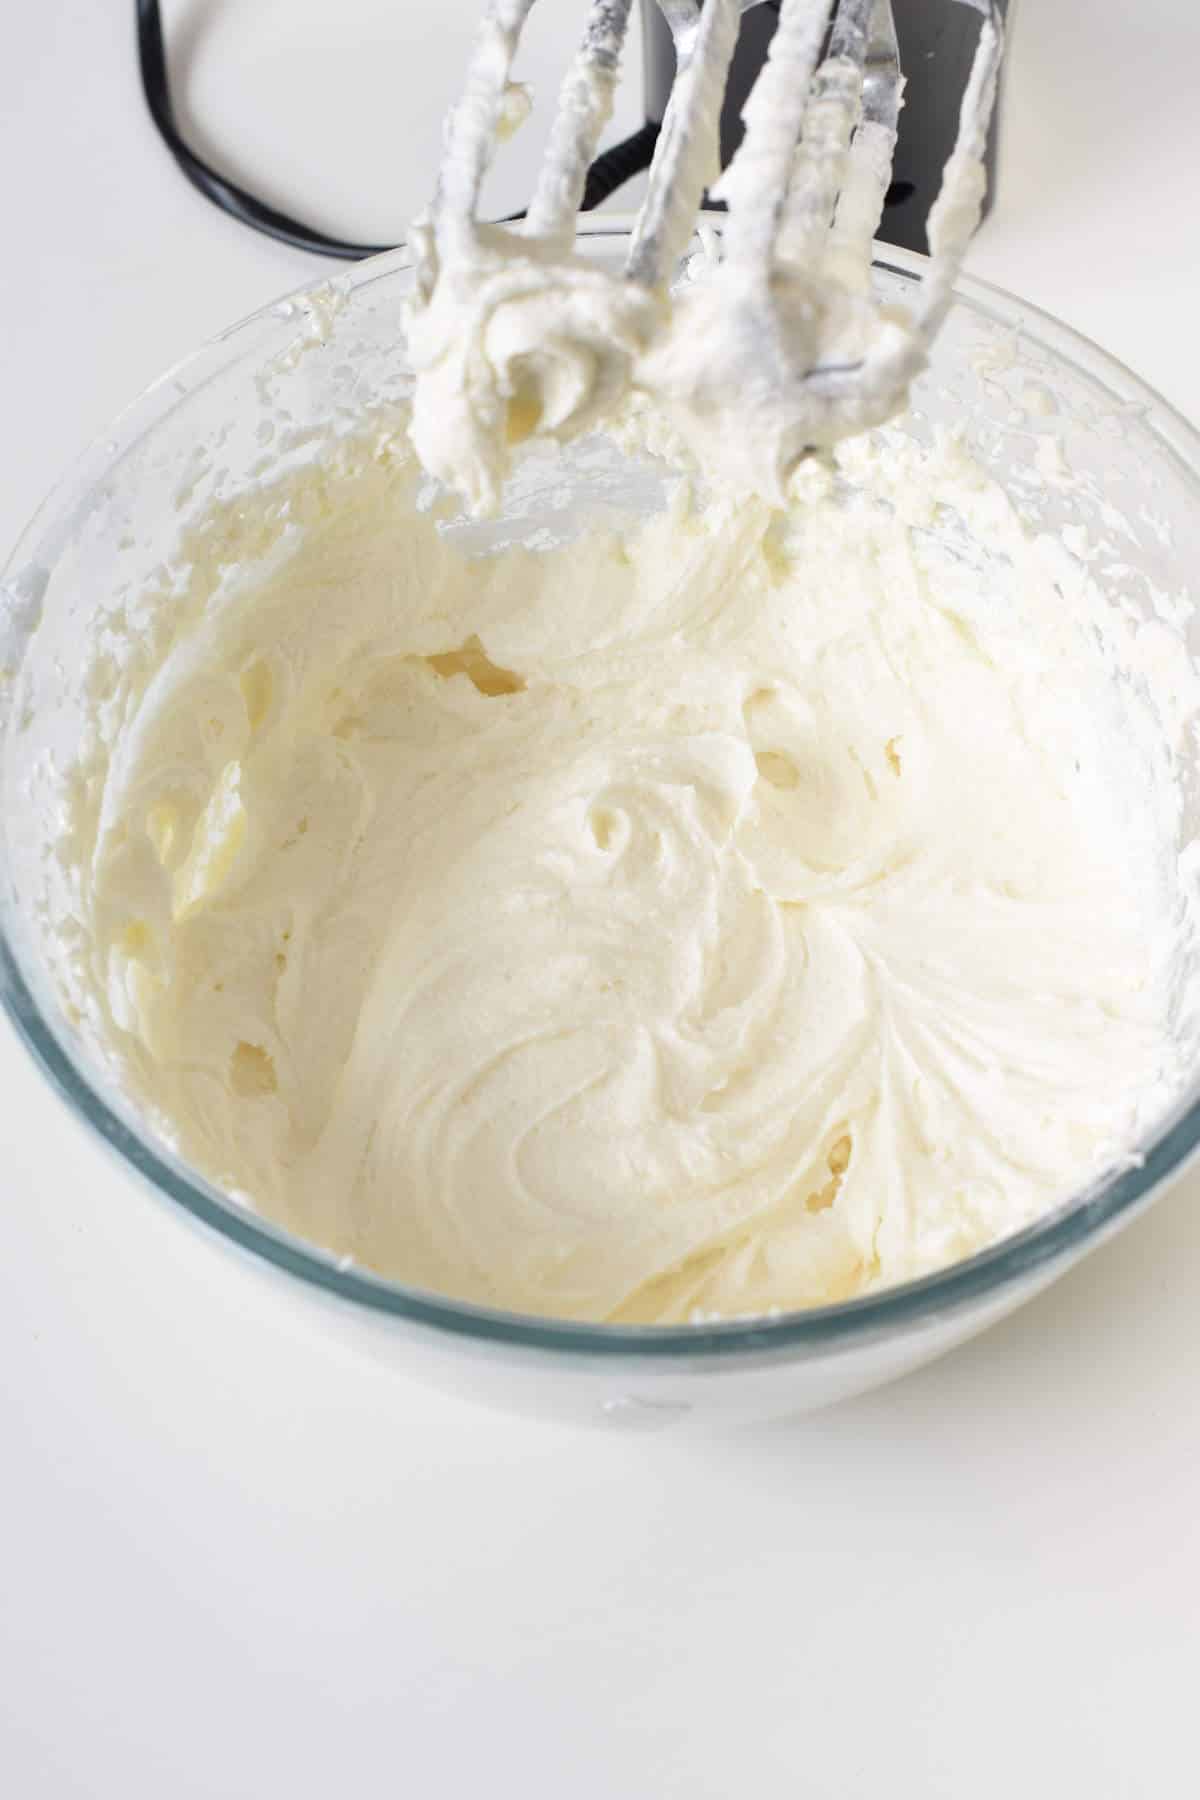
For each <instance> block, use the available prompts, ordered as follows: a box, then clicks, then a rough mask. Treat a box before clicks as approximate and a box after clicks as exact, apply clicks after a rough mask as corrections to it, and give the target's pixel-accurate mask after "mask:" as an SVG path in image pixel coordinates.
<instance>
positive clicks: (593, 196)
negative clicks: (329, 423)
mask: <svg viewBox="0 0 1200 1800" xmlns="http://www.w3.org/2000/svg"><path fill="white" fill-rule="evenodd" d="M136 8H137V43H138V64H139V67H140V69H141V76H142V92H143V93H144V94H145V96H146V105H147V107H148V108H149V112H150V117H151V119H153V121H154V124H155V127H156V128H157V130H158V133H159V136H160V137H161V138H162V140H163V142H164V143H165V144H166V146H167V149H168V150H169V151H170V152H171V155H172V156H173V157H174V159H175V161H176V162H177V163H178V165H179V167H180V169H182V171H183V173H184V174H185V175H186V176H187V179H188V180H189V181H190V182H191V184H192V186H193V187H194V188H196V189H197V190H198V191H199V192H200V193H201V194H203V195H204V198H205V199H206V200H210V201H211V202H212V204H213V205H214V206H216V207H219V208H220V210H221V211H222V212H223V213H228V214H229V216H230V218H233V219H237V220H238V221H239V222H240V223H241V224H242V225H249V226H250V227H251V229H252V230H254V231H261V232H263V233H264V234H265V235H266V236H267V237H272V238H275V239H277V240H278V242H279V243H281V244H290V245H291V246H292V248H293V249H295V250H311V251H313V252H314V253H315V254H316V255H317V256H337V257H341V258H342V259H343V260H344V261H346V262H358V261H360V260H361V259H362V258H363V257H365V256H380V255H382V254H383V252H384V251H385V250H394V249H396V248H397V246H396V245H395V244H354V243H350V242H349V241H348V240H346V239H344V238H337V237H329V236H328V235H327V234H326V233H325V232H323V231H318V230H317V229H316V227H315V226H312V225H305V224H304V223H303V222H302V221H301V220H299V219H293V218H291V217H290V216H289V215H288V214H287V213H285V212H280V210H279V208H278V207H275V206H270V205H268V203H267V202H266V201H265V200H259V199H258V198H257V197H256V196H255V195H254V194H251V193H250V192H248V190H247V189H246V188H244V187H239V185H238V183H237V182H236V181H231V180H230V179H229V177H228V176H227V175H222V174H220V173H219V171H218V170H216V169H214V168H213V167H212V165H211V164H210V163H206V162H205V161H204V159H203V157H201V156H197V154H196V152H195V151H194V150H193V149H192V148H191V146H190V144H188V143H187V142H186V141H185V140H184V138H183V135H182V133H181V132H180V130H179V123H178V120H177V119H176V117H175V107H174V104H173V103H172V100H171V84H170V80H169V78H168V74H167V51H166V44H165V42H164V40H163V28H162V14H161V13H160V11H159V5H158V0H136ZM659 129H660V127H659V126H658V124H656V123H655V122H654V121H653V120H647V122H646V123H645V124H644V125H642V126H640V127H639V129H638V130H637V131H635V132H633V133H632V135H631V136H629V137H627V138H624V139H623V140H622V141H621V142H620V143H619V144H614V145H613V146H612V148H611V149H610V150H605V151H603V152H602V154H601V155H599V156H598V157H597V158H596V160H595V162H594V163H593V164H592V166H591V168H590V169H589V170H588V173H587V181H586V183H585V185H584V190H583V200H582V202H581V203H580V211H581V212H590V211H591V210H592V208H593V207H596V206H599V205H600V203H601V201H602V200H607V199H608V197H609V195H610V194H614V193H615V192H616V190H617V189H618V188H619V187H622V186H623V185H624V183H625V182H627V181H629V180H630V179H631V178H632V177H633V176H634V175H638V174H640V173H641V171H642V170H643V169H647V168H649V166H650V159H651V157H652V156H653V154H654V146H655V144H656V143H657V141H658V133H659ZM524 217H525V214H524V212H519V213H510V214H509V215H508V218H507V219H506V220H505V221H504V222H505V223H510V222H511V221H513V220H515V219H523V218H524Z"/></svg>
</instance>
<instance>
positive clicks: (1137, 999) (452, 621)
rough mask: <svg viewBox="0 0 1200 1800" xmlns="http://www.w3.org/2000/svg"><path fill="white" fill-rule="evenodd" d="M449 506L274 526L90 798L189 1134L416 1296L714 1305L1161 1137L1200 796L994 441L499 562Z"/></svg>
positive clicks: (111, 1024) (350, 506) (1012, 1197)
mask: <svg viewBox="0 0 1200 1800" xmlns="http://www.w3.org/2000/svg"><path fill="white" fill-rule="evenodd" d="M417 480H418V476H417V471H416V469H415V465H414V464H413V462H412V460H411V459H410V458H409V457H408V456H407V455H406V454H405V453H404V452H402V451H400V450H399V449H397V447H396V444H395V443H394V442H393V443H388V442H386V441H385V442H383V443H382V444H381V445H378V444H377V445H375V446H374V447H372V446H369V445H360V446H358V447H357V448H355V447H353V446H352V447H350V448H348V449H345V450H343V451H342V452H341V453H340V455H339V456H338V457H336V458H335V459H333V460H332V461H331V462H330V464H329V465H328V466H327V467H326V468H325V469H324V471H323V472H320V473H318V474H309V475H306V476H304V477H296V478H292V479H291V480H290V481H289V482H287V483H280V484H279V485H278V486H277V487H276V488H274V489H269V490H266V491H265V492H264V493H263V494H262V495H261V496H260V497H259V499H258V500H257V501H245V500H244V501H242V502H240V503H239V507H238V511H237V521H238V522H237V532H238V538H237V559H238V563H239V565H240V566H239V567H238V568H237V569H236V570H234V571H233V572H231V573H229V574H228V575H227V577H226V578H225V580H224V582H223V583H222V585H221V586H220V588H219V589H218V591H217V593H216V595H215V597H214V598H212V599H211V600H209V601H208V603H207V604H206V605H205V606H204V608H203V610H202V611H200V612H199V613H198V614H196V613H193V614H192V615H188V614H186V613H185V614H183V615H182V623H181V624H180V626H179V629H178V631H177V633H176V635H175V637H174V640H173V641H172V642H170V643H169V644H168V645H167V646H166V647H165V649H164V651H163V654H162V655H161V657H159V658H158V659H157V662H156V666H154V667H153V668H152V669H151V670H149V671H146V672H144V673H142V674H137V673H134V674H130V675H129V676H128V677H126V678H125V685H124V687H123V688H122V689H121V690H120V691H119V692H118V693H117V694H116V695H115V697H114V698H113V700H112V712H111V717H112V718H113V719H114V721H119V729H118V730H117V732H116V737H115V742H114V743H113V744H112V748H111V752H110V753H109V754H107V755H106V756H102V757H101V759H100V761H99V763H98V765H97V766H96V767H95V768H93V769H92V770H90V771H89V775H88V779H87V780H86V781H81V782H80V783H79V785H78V792H77V795H76V803H75V814H74V817H73V820H72V836H71V838H70V844H71V847H72V853H73V854H74V855H75V856H76V857H77V859H78V865H79V869H80V874H81V896H80V906H79V919H78V921H77V924H76V926H75V927H74V929H75V932H76V936H75V939H74V940H73V941H74V948H73V949H72V951H71V956H72V959H73V967H74V969H75V971H76V975H75V979H76V984H77V989H78V998H79V1003H80V1005H81V1008H82V1009H83V1010H84V1011H85V1012H89V1011H90V1013H91V1015H92V1017H93V1020H94V1022H95V1025H96V1028H97V1029H98V1030H99V1031H100V1033H101V1034H102V1036H103V1037H104V1039H105V1040H106V1042H107V1043H108V1044H109V1046H110V1048H111V1049H112V1050H113V1052H114V1053H115V1054H117V1055H118V1056H119V1058H120V1059H121V1061H122V1063H123V1066H124V1070H125V1077H126V1080H127V1081H128V1083H129V1084H130V1086H131V1087H132V1089H133V1091H134V1092H135V1094H136V1095H137V1097H138V1098H139V1100H140V1101H141V1103H142V1104H144V1105H146V1106H147V1107H149V1108H150V1109H151V1110H152V1111H153V1112H154V1113H155V1114H156V1116H158V1117H159V1118H160V1119H161V1120H162V1121H164V1124H165V1126H166V1128H167V1129H168V1130H169V1131H170V1132H171V1134H172V1135H173V1136H174V1138H175V1139H176V1141H177V1142H178V1144H179V1146H180V1148H181V1149H182V1151H183V1152H184V1154H185V1155H187V1156H188V1157H190V1158H192V1159H194V1160H195V1162H196V1163H198V1164H199V1165H200V1166H201V1167H202V1168H204V1169H205V1170H207V1171H209V1172H210V1173H211V1174H212V1175H213V1176H214V1177H215V1178H216V1179H217V1180H219V1181H221V1182H223V1183H225V1184H227V1185H228V1186H229V1187H230V1188H232V1189H234V1190H235V1191H238V1192H240V1193H243V1194H245V1195H247V1196H249V1197H250V1198H251V1199H252V1200H253V1202H254V1203H255V1204H256V1205H257V1206H259V1207H260V1208H261V1209H262V1210H263V1211H264V1212H265V1213H266V1214H268V1215H269V1216H271V1217H272V1218H275V1219H278V1220H280V1221H281V1222H283V1223H284V1224H287V1225H289V1226H291V1227H293V1228H295V1229H296V1230H297V1231H299V1232H301V1233H303V1234H304V1235H306V1236H308V1237H310V1238H312V1239H314V1240H316V1241H317V1242H318V1243H320V1244H323V1245H326V1246H328V1247H329V1248H330V1249H331V1250H333V1251H334V1252H336V1253H338V1254H341V1255H345V1256H350V1257H353V1258H355V1259H356V1260H357V1261H359V1262H361V1263H363V1264H366V1265H369V1266H370V1267H372V1268H374V1269H377V1270H379V1271H381V1272H383V1273H385V1274H387V1275H390V1276H393V1277H397V1278H400V1279H402V1280H406V1281H409V1282H414V1283H417V1284H421V1285H425V1286H428V1287H430V1288H434V1289H438V1290H442V1291H445V1292H448V1293H450V1294H454V1295H458V1296H462V1297H466V1298H469V1299H473V1300H478V1301H485V1302H492V1303H497V1304H500V1305H504V1306H508V1307H512V1308H515V1309H519V1310H522V1311H527V1312H533V1313H543V1314H552V1315H563V1316H569V1317H575V1318H584V1319H620V1320H634V1319H637V1320H663V1321H666V1320H677V1319H687V1318H692V1317H697V1316H709V1315H712V1314H720V1315H731V1314H741V1313H746V1312H760V1311H765V1310H767V1309H770V1308H772V1307H782V1308H787V1307H793V1306H801V1305H807V1304H811V1303H815V1302H821V1301H829V1300H838V1299H842V1298H844V1297H846V1296H848V1295H852V1294H856V1293H858V1292H861V1291H863V1290H864V1289H869V1288H871V1287H874V1286H877V1285H879V1284H881V1283H887V1282H894V1281H897V1280H900V1279H903V1278H905V1277H908V1276H912V1275H915V1274H918V1273H920V1272H922V1271H924V1270H928V1269H931V1268H934V1267H936V1266H938V1265H940V1264H943V1263H945V1262H947V1261H949V1260H951V1259H953V1258H956V1257H960V1256H963V1255H965V1254H967V1253H969V1252H970V1251H972V1250H974V1249H976V1248H977V1247H979V1246H980V1245H983V1244H986V1243H988V1242H989V1241H991V1240H992V1239H994V1238H996V1237H998V1236H1000V1235H1001V1234H1003V1233H1006V1232H1009V1231H1011V1230H1013V1229H1014V1228H1016V1227H1019V1226H1020V1225H1022V1224H1024V1223H1026V1222H1027V1221H1029V1220H1031V1219H1033V1218H1035V1217H1036V1216H1038V1215H1039V1214H1040V1213H1042V1212H1043V1211H1044V1210H1045V1209H1046V1208H1047V1207H1050V1206H1052V1205H1053V1204H1054V1203H1055V1202H1056V1201H1058V1200H1059V1199H1061V1198H1063V1197H1065V1196H1066V1195H1067V1194H1068V1193H1069V1192H1071V1191H1074V1190H1077V1189H1078V1188H1079V1187H1080V1185H1081V1184H1083V1183H1085V1182H1086V1181H1087V1180H1088V1179H1089V1178H1090V1177H1091V1176H1092V1175H1093V1174H1094V1173H1096V1172H1097V1171H1098V1170H1099V1169H1100V1168H1102V1167H1103V1166H1105V1165H1106V1164H1107V1163H1109V1162H1110V1161H1111V1160H1112V1159H1113V1158H1115V1157H1118V1156H1120V1155H1122V1154H1124V1153H1125V1151H1126V1150H1127V1148H1128V1146H1129V1144H1130V1142H1131V1141H1132V1140H1133V1139H1134V1137H1135V1136H1136V1134H1137V1133H1138V1131H1139V1130H1140V1129H1141V1128H1142V1126H1143V1125H1144V1124H1145V1123H1146V1122H1147V1120H1148V1119H1150V1118H1153V1117H1156V1116H1157V1114H1158V1113H1159V1111H1160V1109H1161V1107H1162V1106H1163V1104H1164V1102H1165V1097H1166V1095H1167V1094H1168V1092H1169V1091H1170V1089H1171V1086H1172V1083H1173V1081H1174V1077H1175V1069H1174V1061H1173V1053H1172V1048H1171V1042H1170V1033H1169V1031H1168V1025H1167V1019H1168V1006H1169V990H1170V982H1171V979H1172V973H1173V964H1172V955H1173V952H1174V950H1175V949H1176V948H1177V945H1178V938H1179V928H1178V910H1179V896H1178V892H1177V887H1176V871H1175V858H1174V854H1173V850H1172V844H1173V837H1172V833H1173V830H1174V825H1175V819H1176V807H1177V795H1176V794H1175V793H1174V792H1173V790H1171V788H1170V787H1169V785H1168V784H1167V783H1165V782H1164V781H1163V780H1162V779H1161V770H1160V769H1159V768H1158V766H1157V764H1156V762H1155V748H1154V747H1155V745H1156V744H1158V743H1159V742H1160V741H1161V731H1160V730H1159V727H1158V725H1157V722H1156V720H1155V719H1154V718H1153V717H1152V715H1151V713H1150V710H1149V702H1148V701H1147V700H1146V698H1145V696H1144V695H1142V694H1141V693H1140V692H1139V690H1138V688H1137V686H1136V684H1134V683H1120V682H1116V681H1114V680H1113V678H1112V662H1113V656H1114V653H1115V652H1114V646H1115V645H1117V644H1118V641H1119V633H1120V631H1121V630H1125V629H1127V627H1125V626H1123V625H1122V623H1121V621H1120V620H1119V619H1117V617H1116V615H1115V614H1110V610H1109V609H1108V608H1107V607H1106V606H1105V604H1104V603H1103V602H1102V601H1101V599H1100V597H1099V596H1098V594H1097V593H1096V592H1095V590H1094V589H1093V588H1092V587H1091V586H1090V585H1089V583H1088V582H1087V580H1086V579H1085V578H1084V576H1083V574H1082V573H1081V571H1080V569H1079V567H1078V565H1077V564H1075V563H1074V562H1072V560H1071V559H1070V558H1069V557H1067V556H1066V555H1065V553H1064V552H1063V551H1062V549H1061V547H1057V548H1056V547H1055V546H1054V545H1052V544H1050V543H1048V542H1047V541H1045V540H1042V539H1035V538H1033V537H1032V536H1031V535H1030V534H1029V533H1027V532H1026V531H1025V530H1024V529H1023V528H1022V526H1021V525H1020V523H1019V521H1018V519H1017V518H1016V516H1015V514H1014V513H1013V511H1012V508H1011V507H1010V505H1009V504H1008V502H1007V501H1006V499H1005V498H1004V496H1003V495H1002V494H1001V493H1000V491H999V490H998V489H997V488H996V487H995V486H994V485H992V484H991V483H990V482H989V481H988V480H986V479H985V478H984V477H983V476H982V475H981V474H980V473H979V471H978V470H977V469H975V468H974V467H973V466H972V465H971V464H970V463H969V462H968V461H967V460H966V458H965V457H964V456H963V455H962V454H961V452H959V451H958V450H957V449H956V448H955V447H954V445H953V444H943V445H941V446H940V447H938V448H937V449H936V450H935V451H933V452H929V453H922V452H920V451H918V450H917V449H916V448H915V447H914V446H913V445H911V444H909V443H907V441H906V440H903V439H902V438H901V436H900V434H899V433H895V434H892V441H891V442H890V443H888V444H886V445H881V444H880V443H878V442H875V441H871V440H865V439H863V440H858V441H856V442H855V443H853V444H850V445H847V446H844V447H843V448H842V449H841V450H840V451H839V453H838V467H837V469H836V471H834V470H833V469H831V468H828V467H826V466H824V465H820V464H816V463H808V464H806V465H805V466H804V468H803V469H802V470H801V471H800V473H799V475H798V477H797V479H796V482H795V483H794V485H793V495H792V505H791V510H790V513H789V515H788V516H787V517H786V518H781V517H780V516H779V515H773V514H772V513H771V512H770V510H769V509H768V508H767V507H765V506H764V505H761V504H759V503H754V502H751V503H747V504H744V505H740V506H734V505H732V504H730V503H723V504H713V505H711V506H709V507H708V509H707V510H706V511H703V512H697V511H695V510H692V509H691V508H690V506H689V504H688V498H687V490H686V489H681V490H680V492H679V494H678V495H677V496H676V500H675V502H674V504H673V506H672V507H671V509H670V510H669V511H668V512H666V513H664V514H662V515H660V516H658V517H655V518H653V519H651V520H650V521H649V522H648V523H646V524H645V525H644V526H642V527H638V528H636V529H630V531H629V532H628V533H627V534H623V533H621V532H617V533H605V532H603V531H595V532H593V533H592V534H591V535H589V536H585V537H583V538H582V539H580V540H579V541H577V542H575V543H573V544H570V545H568V546H563V547H560V548H557V549H548V550H543V551H533V550H528V549H509V550H506V551H503V552H501V553H499V554H496V555H494V556H490V557H485V558H478V557H476V558H474V559H469V558H468V557H467V556H466V555H465V554H464V553H463V551H462V550H461V549H460V548H458V547H457V545H456V542H455V541H454V538H453V534H447V533H445V532H443V531H440V530H439V528H438V526H437V525H436V523H435V521H434V519H433V518H432V517H431V516H430V515H428V514H424V515H422V514H420V513H419V512H418V511H417V509H416V507H415V504H414V495H415V492H416V485H417ZM256 521H257V522H256ZM256 539H257V545H258V549H259V550H260V551H261V555H260V556H259V557H258V559H257V561H255V559H254V557H253V555H252V554H251V552H252V550H253V547H254V544H255V540H256ZM981 546H986V550H984V549H982V548H981ZM207 554H208V555H209V556H210V558H212V559H213V561H214V565H215V563H216V562H220V561H222V560H223V559H224V560H227V559H228V554H229V553H228V549H227V548H226V549H225V550H223V549H222V545H221V543H220V542H219V540H218V541H216V542H215V543H214V542H210V543H209V545H208V547H207Z"/></svg>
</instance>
